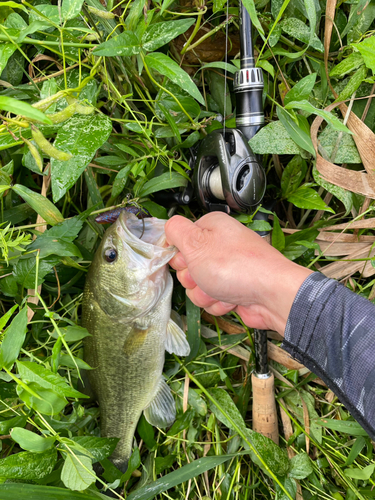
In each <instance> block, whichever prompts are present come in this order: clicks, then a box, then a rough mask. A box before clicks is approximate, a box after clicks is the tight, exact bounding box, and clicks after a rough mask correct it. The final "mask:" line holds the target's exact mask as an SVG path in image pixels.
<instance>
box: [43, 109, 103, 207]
mask: <svg viewBox="0 0 375 500" xmlns="http://www.w3.org/2000/svg"><path fill="white" fill-rule="evenodd" d="M111 130H112V122H111V120H110V119H109V118H108V117H107V116H105V115H103V114H94V115H89V116H83V115H74V116H73V117H72V118H71V119H70V120H68V121H67V122H66V123H65V124H64V125H63V126H62V127H61V128H60V129H59V131H58V133H57V137H56V139H55V142H54V146H55V148H57V149H59V150H61V151H65V152H66V153H70V154H72V155H73V156H72V158H71V159H70V160H68V161H61V160H56V159H55V158H52V159H51V184H52V194H53V201H54V202H55V203H56V202H57V201H58V200H60V199H61V198H62V197H63V196H64V194H65V193H66V191H67V190H68V189H70V188H71V187H72V186H73V185H74V184H75V182H76V181H77V179H78V178H79V177H80V175H81V174H82V173H83V171H84V170H85V168H86V167H87V165H88V164H89V163H90V161H91V160H92V159H93V157H94V155H95V153H96V151H97V150H98V149H99V148H100V147H101V146H102V145H103V144H104V143H105V142H106V140H107V139H108V137H109V134H110V133H111Z"/></svg>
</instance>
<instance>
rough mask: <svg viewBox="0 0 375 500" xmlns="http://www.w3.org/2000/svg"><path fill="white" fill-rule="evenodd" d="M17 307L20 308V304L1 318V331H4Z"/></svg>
mask: <svg viewBox="0 0 375 500" xmlns="http://www.w3.org/2000/svg"><path fill="white" fill-rule="evenodd" d="M17 307H18V304H15V305H14V306H13V307H11V308H10V309H8V311H7V312H6V313H5V314H4V315H3V316H1V318H0V330H3V329H4V327H5V325H6V324H7V323H8V321H9V320H10V318H11V317H12V315H13V313H14V311H15V310H16V309H17Z"/></svg>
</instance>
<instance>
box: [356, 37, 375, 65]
mask: <svg viewBox="0 0 375 500" xmlns="http://www.w3.org/2000/svg"><path fill="white" fill-rule="evenodd" d="M352 45H353V47H355V48H356V49H357V50H359V52H360V53H361V55H362V57H363V60H364V61H365V64H366V66H367V67H368V68H369V69H371V71H372V73H373V74H375V37H374V36H369V37H368V38H365V39H364V40H363V41H362V42H360V43H353V44H352Z"/></svg>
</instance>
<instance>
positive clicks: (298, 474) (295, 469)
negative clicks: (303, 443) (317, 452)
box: [289, 453, 313, 479]
mask: <svg viewBox="0 0 375 500" xmlns="http://www.w3.org/2000/svg"><path fill="white" fill-rule="evenodd" d="M312 472H313V467H312V464H311V460H310V457H309V456H308V455H307V453H299V454H298V455H295V456H294V457H293V458H291V460H290V470H289V477H293V478H294V479H305V478H306V477H307V476H309V475H310V474H311V473H312Z"/></svg>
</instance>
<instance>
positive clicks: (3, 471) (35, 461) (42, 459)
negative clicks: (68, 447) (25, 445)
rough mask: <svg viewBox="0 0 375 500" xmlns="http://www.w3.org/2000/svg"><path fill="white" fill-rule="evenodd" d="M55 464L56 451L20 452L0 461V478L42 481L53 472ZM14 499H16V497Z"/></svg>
mask: <svg viewBox="0 0 375 500" xmlns="http://www.w3.org/2000/svg"><path fill="white" fill-rule="evenodd" d="M56 462H57V451H56V449H52V450H49V451H46V452H44V453H31V452H29V451H22V452H21V453H16V454H15V455H9V456H8V457H6V458H2V459H1V460H0V477H2V478H7V479H23V480H31V481H32V480H38V479H42V478H43V477H45V476H47V475H48V474H50V473H51V472H52V471H53V468H54V467H55V464H56ZM1 486H3V485H1ZM17 486H20V485H17ZM0 491H1V490H0ZM1 496H2V495H1ZM16 498H18V495H17V496H16Z"/></svg>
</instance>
